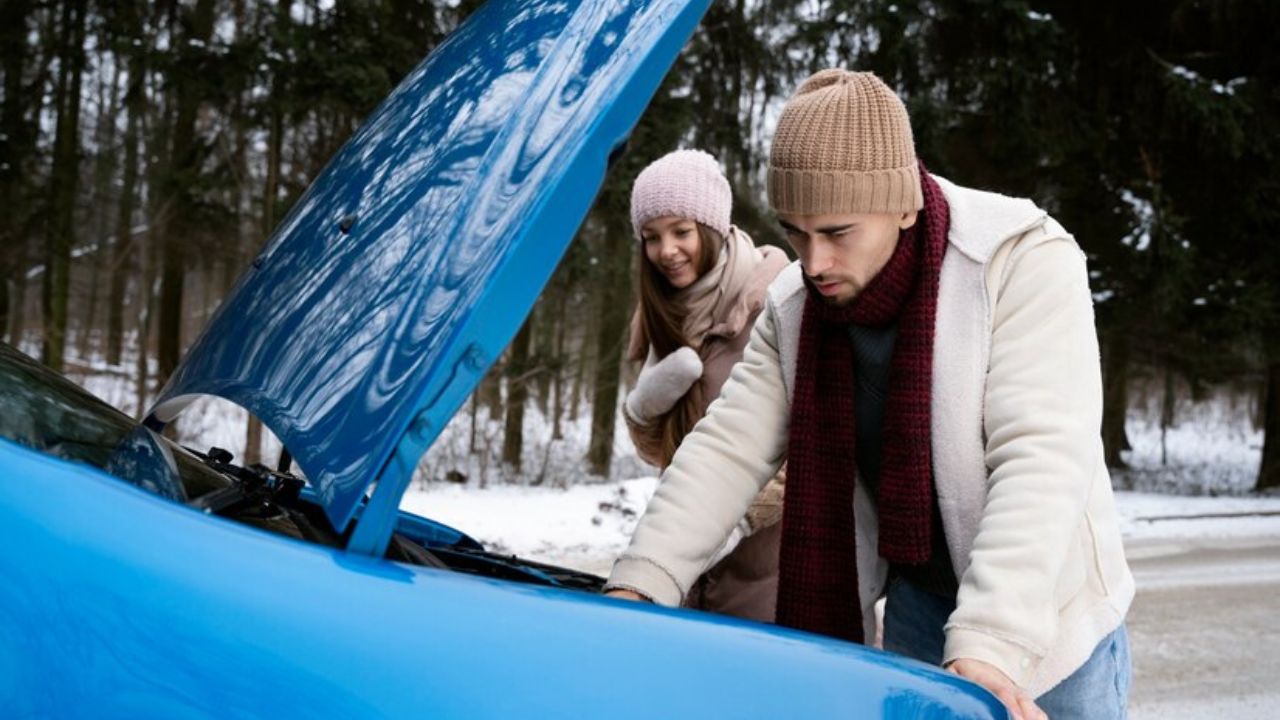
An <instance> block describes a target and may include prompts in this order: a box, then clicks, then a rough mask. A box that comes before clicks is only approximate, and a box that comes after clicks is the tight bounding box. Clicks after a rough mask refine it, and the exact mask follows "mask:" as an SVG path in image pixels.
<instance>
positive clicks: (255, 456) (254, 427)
mask: <svg viewBox="0 0 1280 720" xmlns="http://www.w3.org/2000/svg"><path fill="white" fill-rule="evenodd" d="M292 5H293V3H292V0H283V1H282V2H281V3H280V4H279V6H277V8H276V11H277V15H276V22H277V24H279V26H280V27H279V28H277V32H280V33H283V32H284V31H285V29H286V28H287V27H288V23H289V22H290V20H289V13H290V10H291V7H292ZM277 82H278V81H277ZM273 89H274V90H275V91H276V92H275V94H274V97H273V98H272V101H271V103H270V106H271V110H270V118H269V120H268V122H269V128H268V134H267V177H266V182H265V183H264V184H263V188H262V238H263V240H264V242H265V241H266V240H267V239H269V238H270V237H271V232H272V231H273V230H275V227H276V214H277V207H276V205H277V203H278V196H279V194H280V166H281V164H282V162H283V156H284V109H283V108H282V107H281V106H280V100H279V98H280V88H279V87H278V86H277V87H275V88H273ZM261 461H262V421H261V420H259V419H258V418H257V416H255V415H254V414H253V413H249V421H248V423H246V425H245V446H244V462H245V464H253V463H256V462H261Z"/></svg>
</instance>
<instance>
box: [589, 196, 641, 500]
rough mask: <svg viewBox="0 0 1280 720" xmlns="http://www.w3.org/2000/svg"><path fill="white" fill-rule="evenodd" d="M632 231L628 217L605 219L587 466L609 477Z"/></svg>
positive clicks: (625, 315) (623, 335) (624, 323)
mask: <svg viewBox="0 0 1280 720" xmlns="http://www.w3.org/2000/svg"><path fill="white" fill-rule="evenodd" d="M630 237H631V228H630V225H629V222H628V221H627V219H626V218H625V217H622V216H620V215H618V214H617V213H612V214H610V215H608V216H606V220H605V223H604V236H603V238H602V239H601V240H602V242H601V245H602V250H603V253H602V254H603V256H604V257H605V258H608V259H609V260H608V261H607V262H604V263H601V264H602V265H603V268H602V277H601V280H602V282H601V287H600V295H599V298H600V305H599V306H598V315H597V318H598V323H599V325H598V328H597V330H596V369H595V398H594V400H593V401H592V404H591V443H590V445H589V447H588V449H587V466H588V468H589V470H590V472H591V473H592V474H593V475H599V476H602V477H607V476H608V475H609V466H610V464H611V463H612V461H613V435H614V430H615V425H616V424H617V411H618V389H619V388H618V380H619V377H620V374H621V373H620V370H621V363H622V350H623V343H624V342H625V340H626V336H627V306H628V304H629V303H630V300H631V274H630V273H629V272H628V269H629V267H630V253H629V252H628V250H629V249H630V248H629V247H628V245H629V240H630Z"/></svg>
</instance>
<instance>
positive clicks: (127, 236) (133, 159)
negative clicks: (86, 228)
mask: <svg viewBox="0 0 1280 720" xmlns="http://www.w3.org/2000/svg"><path fill="white" fill-rule="evenodd" d="M138 20H139V19H137V18H134V23H135V24H134V25H133V29H134V31H135V32H133V33H131V35H132V36H133V37H141V35H142V29H141V24H140V22H138ZM145 74H146V66H145V65H144V64H143V55H142V53H141V52H137V51H134V52H131V53H130V57H129V89H128V90H127V91H126V92H125V100H124V104H125V107H126V108H127V109H128V110H127V112H128V114H129V117H128V120H127V121H126V124H125V132H124V179H123V182H122V184H121V187H120V207H119V210H118V211H117V213H116V241H115V243H114V244H113V245H112V247H111V287H110V289H109V290H108V291H107V353H106V355H107V364H108V365H118V364H119V363H120V353H121V348H122V347H123V346H124V302H125V300H124V293H125V283H126V280H127V278H128V275H129V271H130V270H132V267H131V266H132V258H133V257H134V255H135V252H134V247H133V207H134V202H135V195H136V194H137V184H138V125H139V123H140V121H141V118H142V113H144V112H146V93H145V92H144V88H145V85H144V82H143V81H144V77H145ZM138 292H139V294H140V295H141V294H144V293H146V292H147V290H146V288H145V287H144V286H143V285H142V284H141V283H139V286H138Z"/></svg>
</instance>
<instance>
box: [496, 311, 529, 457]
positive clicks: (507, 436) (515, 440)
mask: <svg viewBox="0 0 1280 720" xmlns="http://www.w3.org/2000/svg"><path fill="white" fill-rule="evenodd" d="M532 340H533V315H532V314H531V315H530V316H529V317H528V318H526V319H525V321H524V324H523V325H521V326H520V331H519V332H517V333H516V337H515V340H513V341H512V342H511V352H510V360H509V361H508V362H507V372H506V376H507V422H506V426H505V428H504V429H503V436H502V461H503V462H504V463H506V464H508V465H510V466H511V467H512V468H513V469H515V471H516V472H517V473H518V472H520V456H521V454H522V453H523V451H524V406H525V402H526V401H527V400H528V398H529V380H530V378H529V346H530V345H531V344H532Z"/></svg>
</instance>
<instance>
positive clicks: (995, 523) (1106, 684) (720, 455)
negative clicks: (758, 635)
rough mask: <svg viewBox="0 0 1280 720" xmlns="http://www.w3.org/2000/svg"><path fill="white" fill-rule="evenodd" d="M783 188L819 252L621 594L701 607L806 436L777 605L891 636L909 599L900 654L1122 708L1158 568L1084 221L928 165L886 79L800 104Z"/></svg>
mask: <svg viewBox="0 0 1280 720" xmlns="http://www.w3.org/2000/svg"><path fill="white" fill-rule="evenodd" d="M769 202H770V205H771V206H772V207H773V209H774V211H775V212H776V213H777V215H778V219H779V222H780V224H781V225H782V228H783V229H784V230H785V231H786V234H787V239H788V242H789V243H790V244H791V246H792V247H793V248H794V249H795V251H796V253H797V255H798V256H799V263H798V264H793V265H792V266H791V267H789V268H788V269H787V270H785V271H784V272H783V273H782V275H780V276H779V278H778V279H777V280H776V281H775V282H774V284H773V285H772V286H771V287H770V290H769V298H768V302H767V304H766V307H765V310H764V312H762V313H761V315H760V318H759V319H758V321H757V322H756V326H755V328H754V330H753V333H752V337H751V340H750V341H749V343H748V346H747V349H746V351H745V353H744V356H743V359H742V361H741V362H740V363H739V364H738V365H737V366H736V367H735V368H734V370H733V372H732V373H731V375H730V378H729V381H728V382H727V383H726V384H725V386H724V389H723V391H722V393H721V395H720V398H719V399H718V400H717V401H716V402H715V403H714V404H713V405H712V406H711V408H710V409H709V411H708V414H707V416H706V418H704V419H703V421H702V422H701V423H699V424H698V425H697V426H696V428H695V429H694V431H693V432H692V433H690V434H689V435H688V436H687V437H686V439H685V441H684V443H683V444H682V445H681V447H680V449H679V451H677V453H676V455H675V457H674V459H673V460H672V463H671V465H670V466H669V467H668V468H667V470H666V471H665V472H664V473H663V475H662V481H661V484H660V485H659V487H658V490H657V492H656V493H655V495H654V497H653V500H652V501H651V502H650V504H649V508H648V510H647V512H646V514H645V516H644V518H643V519H642V520H641V522H640V524H639V525H638V527H637V528H636V532H635V535H634V537H633V538H632V541H631V545H630V547H629V548H628V549H627V551H626V552H625V553H624V554H623V555H622V557H621V558H620V559H619V560H618V562H617V564H616V565H615V566H614V569H613V573H612V575H611V577H610V579H609V583H608V586H607V587H608V589H609V592H610V593H611V594H613V595H615V596H619V597H629V598H633V599H648V600H652V601H655V602H660V603H663V604H666V605H675V604H677V603H679V601H680V598H681V597H682V596H683V595H684V593H685V592H687V591H688V589H689V587H690V584H691V583H692V581H693V580H694V578H696V577H697V575H698V574H699V573H700V572H701V571H702V570H703V569H704V566H705V563H706V561H707V559H708V558H710V557H712V555H713V554H714V553H715V551H716V550H718V549H719V547H720V545H721V543H723V542H724V541H725V539H726V537H727V536H728V535H729V533H730V530H731V528H732V527H733V525H734V523H735V522H736V521H737V519H738V518H740V517H742V515H743V513H744V512H745V511H746V508H747V505H748V504H749V503H750V502H751V499H752V498H753V497H754V496H755V494H756V493H757V492H758V491H759V489H760V487H761V486H762V485H763V484H764V483H765V482H766V481H767V480H768V479H769V478H770V477H772V475H773V473H774V471H775V470H776V469H777V467H778V465H779V463H780V462H781V459H782V458H783V457H784V456H785V457H787V458H788V490H787V493H788V495H787V500H786V504H785V509H784V511H783V530H782V546H781V556H780V568H781V569H780V580H779V588H778V603H777V614H778V622H779V624H782V625H787V626H791V627H796V628H800V629H804V630H810V631H813V632H820V633H825V634H828V635H834V636H836V637H842V638H846V639H849V640H853V641H855V642H867V643H871V642H873V641H874V640H875V632H876V630H875V628H876V625H875V619H874V604H875V602H876V600H877V599H879V598H880V597H885V598H886V605H885V619H884V633H883V637H882V638H881V639H882V642H883V645H884V647H885V649H887V650H892V651H895V652H900V653H903V654H906V655H910V656H912V657H915V658H917V659H920V660H924V661H927V662H932V663H936V664H938V665H941V666H943V667H946V668H948V669H950V670H952V671H953V672H956V673H958V674H960V675H962V676H965V677H967V678H969V679H971V680H973V681H975V682H977V683H979V684H981V685H983V686H985V687H986V688H988V689H989V690H991V691H992V692H993V693H995V694H996V695H997V697H999V698H1000V699H1001V701H1002V702H1004V703H1005V704H1006V705H1007V706H1008V707H1009V709H1010V710H1011V712H1012V713H1013V716H1014V717H1015V718H1025V719H1027V720H1033V719H1036V718H1043V717H1045V715H1044V712H1042V710H1043V711H1047V712H1048V713H1049V714H1050V715H1051V716H1052V717H1054V718H1055V719H1057V718H1071V717H1089V718H1113V717H1115V718H1118V717H1124V715H1125V703H1126V700H1127V694H1128V684H1129V678H1130V668H1129V657H1128V642H1127V636H1126V634H1125V630H1124V625H1123V623H1124V616H1125V613H1126V612H1127V611H1128V607H1129V603H1130V601H1131V600H1132V598H1133V592H1134V585H1133V578H1132V575H1131V574H1130V572H1129V569H1128V566H1127V564H1126V562H1125V559H1124V554H1123V547H1122V545H1121V541H1120V534H1119V523H1118V519H1117V516H1116V511H1115V501H1114V497H1113V496H1112V492H1111V484H1110V479H1109V477H1108V475H1107V470H1106V465H1105V463H1104V462H1103V452H1102V441H1101V437H1100V433H1099V428H1100V425H1101V412H1102V388H1101V372H1100V367H1099V359H1098V344H1097V334H1096V331H1095V329H1094V324H1093V310H1092V297H1091V294H1090V292H1089V288H1088V275H1087V272H1086V269H1085V260H1084V256H1083V254H1082V253H1081V252H1080V250H1079V248H1078V247H1077V245H1076V243H1075V241H1074V240H1073V239H1072V237H1071V236H1070V235H1069V234H1067V232H1066V231H1065V230H1064V229H1063V228H1062V227H1061V226H1060V225H1059V224H1058V223H1057V222H1055V221H1054V220H1053V219H1052V218H1050V217H1048V216H1047V215H1046V214H1045V213H1044V211H1042V210H1040V209H1039V208H1037V207H1036V206H1035V205H1034V204H1033V203H1031V202H1030V201H1028V200H1022V199H1013V198H1008V197H1004V196H1000V195H995V194H990V193H984V192H979V191H976V190H971V189H967V188H962V187H959V186H956V185H953V184H951V183H949V182H947V181H945V180H943V179H942V178H937V177H934V176H931V175H929V174H928V173H927V172H926V171H925V170H924V168H923V167H922V166H920V165H919V163H918V162H917V160H916V158H915V150H914V145H913V139H912V134H911V127H910V121H909V119H908V117H907V112H906V108H905V107H904V106H903V104H902V101H901V100H900V99H899V98H898V97H897V96H896V95H895V94H894V93H893V91H892V90H890V89H889V88H888V87H887V86H886V85H885V84H884V83H883V82H881V81H880V80H879V79H878V78H876V77H875V76H874V75H872V74H870V73H852V72H847V71H843V70H825V71H822V72H819V73H817V74H816V75H814V76H812V77H810V78H809V79H808V80H806V81H805V82H804V84H802V85H801V87H800V88H799V90H798V91H797V92H796V94H795V95H794V96H793V97H792V98H791V99H790V100H789V101H788V103H787V105H786V107H785V108H784V110H783V113H782V116H781V118H780V119H779V121H778V128H777V132H776V134H775V137H774V142H773V146H772V149H771V154H770V159H769ZM709 480H715V482H709Z"/></svg>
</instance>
